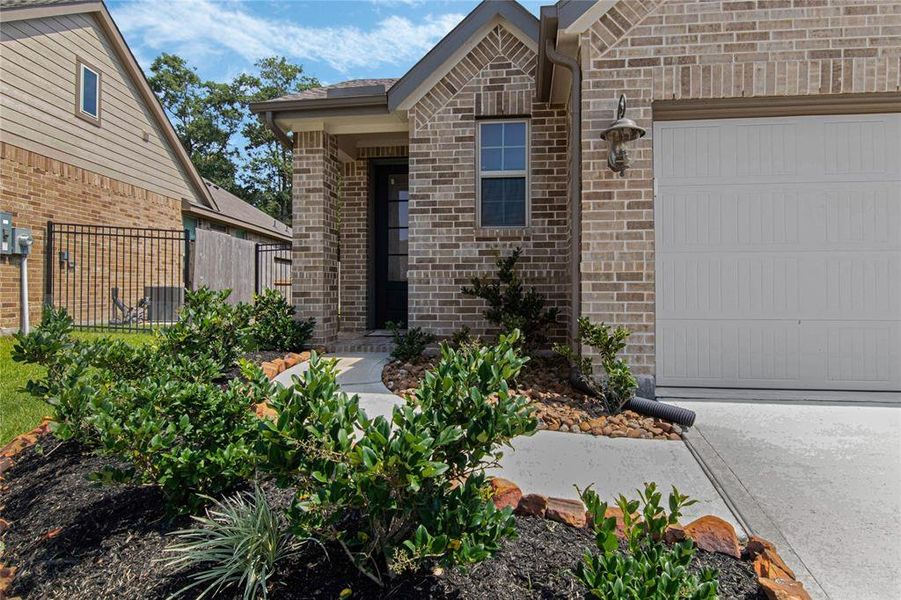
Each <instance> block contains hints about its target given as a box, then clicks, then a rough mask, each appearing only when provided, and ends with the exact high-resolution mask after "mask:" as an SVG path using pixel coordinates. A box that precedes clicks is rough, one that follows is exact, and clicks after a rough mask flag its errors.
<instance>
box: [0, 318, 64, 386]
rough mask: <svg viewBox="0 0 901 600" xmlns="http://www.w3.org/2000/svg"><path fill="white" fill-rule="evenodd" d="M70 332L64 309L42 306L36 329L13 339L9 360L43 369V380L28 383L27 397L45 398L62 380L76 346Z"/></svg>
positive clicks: (17, 334)
mask: <svg viewBox="0 0 901 600" xmlns="http://www.w3.org/2000/svg"><path fill="white" fill-rule="evenodd" d="M72 329H73V325H72V317H70V316H69V313H67V312H66V309H65V308H53V307H52V306H50V305H45V306H44V310H43V314H42V317H41V322H40V324H39V325H38V326H37V327H34V328H32V330H31V332H29V333H28V334H25V333H22V332H21V331H20V332H18V333H16V334H14V335H13V337H14V338H15V340H16V343H15V345H14V346H13V350H12V359H13V360H14V361H16V362H21V363H32V364H38V365H42V366H43V367H45V368H46V369H47V373H46V377H45V378H44V379H43V380H39V381H29V382H28V384H27V386H26V389H27V390H28V392H29V393H31V394H33V395H35V396H46V395H47V394H48V393H50V392H51V389H52V388H53V387H54V385H55V384H56V382H57V381H58V380H59V379H60V377H62V375H63V373H64V372H65V370H66V368H67V367H68V366H69V364H70V352H71V350H72V349H73V347H74V346H75V343H76V342H75V339H74V338H73V337H72Z"/></svg>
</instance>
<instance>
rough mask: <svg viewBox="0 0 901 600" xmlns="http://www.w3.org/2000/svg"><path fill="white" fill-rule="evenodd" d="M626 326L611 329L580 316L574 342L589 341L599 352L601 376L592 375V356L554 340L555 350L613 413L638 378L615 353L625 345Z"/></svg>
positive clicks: (629, 397)
mask: <svg viewBox="0 0 901 600" xmlns="http://www.w3.org/2000/svg"><path fill="white" fill-rule="evenodd" d="M628 337H629V330H628V329H626V328H624V327H617V328H616V329H611V328H610V326H609V325H607V324H606V323H601V324H600V325H596V324H594V323H592V322H591V321H590V320H589V319H588V318H587V317H580V318H579V335H578V337H577V338H576V342H577V343H578V344H579V345H580V346H581V345H582V344H585V345H588V346H590V347H591V348H594V350H595V351H596V352H597V353H598V355H599V356H600V360H601V367H602V368H603V370H604V373H603V376H602V378H601V379H600V380H597V379H595V377H594V363H593V361H592V359H591V358H589V357H585V356H580V355H579V354H578V353H577V352H576V351H575V350H573V348H572V347H571V346H568V345H566V344H555V345H554V352H556V353H557V354H559V355H561V356H563V357H564V358H566V359H567V360H568V361H569V362H570V364H571V365H573V366H574V367H575V368H576V369H577V370H578V371H579V373H581V374H582V376H583V377H584V381H585V382H586V383H587V384H588V385H589V386H590V387H592V388H593V389H594V390H595V393H596V394H597V395H598V396H601V397H603V399H604V404H605V407H606V409H607V412H609V413H610V414H616V413H618V412H619V411H620V410H622V407H623V405H624V404H625V403H626V402H628V401H629V400H631V399H632V397H633V396H634V395H635V390H636V389H637V388H638V382H637V381H636V380H635V376H634V375H632V371H631V370H630V369H629V365H627V364H626V362H625V361H624V360H623V359H621V358H619V357H617V354H619V353H620V352H622V350H623V349H624V348H625V347H626V340H627V339H628Z"/></svg>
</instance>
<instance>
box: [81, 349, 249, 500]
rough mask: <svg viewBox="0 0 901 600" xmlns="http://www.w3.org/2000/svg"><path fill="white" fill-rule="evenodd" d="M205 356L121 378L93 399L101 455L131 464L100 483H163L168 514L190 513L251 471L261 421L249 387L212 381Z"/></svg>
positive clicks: (110, 472) (209, 361)
mask: <svg viewBox="0 0 901 600" xmlns="http://www.w3.org/2000/svg"><path fill="white" fill-rule="evenodd" d="M217 368H218V364H217V363H215V362H214V361H213V359H211V358H209V357H201V358H199V359H194V360H182V361H168V362H167V361H163V362H160V363H158V365H157V369H156V370H155V372H154V373H153V374H152V375H151V376H148V377H145V378H143V379H139V380H136V381H128V380H119V381H117V382H116V383H115V384H114V385H113V386H112V387H111V388H110V389H109V391H108V393H104V394H97V396H96V398H95V399H94V400H93V401H92V409H91V412H92V415H91V417H90V423H91V425H92V426H93V428H94V429H95V430H96V435H97V437H98V439H99V443H100V444H101V447H102V448H103V450H105V452H107V453H108V454H111V455H113V456H116V457H118V458H121V459H122V460H124V461H126V462H127V463H129V465H130V466H129V467H128V468H126V469H120V470H115V469H109V470H107V471H105V472H102V473H100V474H98V476H97V477H98V479H99V480H101V481H106V480H110V481H135V482H139V483H155V484H157V485H159V486H160V488H161V489H162V491H163V493H164V495H165V496H166V499H167V502H168V505H169V506H168V508H169V509H170V510H171V511H172V512H186V511H193V510H194V509H196V508H198V507H199V506H201V505H202V504H203V503H204V502H205V500H204V498H203V497H204V496H206V495H212V494H219V493H223V492H227V491H229V490H231V489H233V488H234V487H235V485H237V484H238V483H239V482H240V481H242V480H243V479H245V478H247V477H249V476H250V475H252V474H253V471H254V467H255V453H254V446H255V443H256V439H257V433H258V423H257V419H256V417H255V416H254V414H253V413H252V412H251V411H250V410H249V406H250V404H249V402H248V398H247V395H248V393H247V389H246V388H247V384H245V383H242V382H238V381H231V382H230V383H229V385H228V387H227V388H226V389H222V388H221V387H220V386H219V385H217V384H215V383H211V382H210V381H209V374H210V373H216V372H217Z"/></svg>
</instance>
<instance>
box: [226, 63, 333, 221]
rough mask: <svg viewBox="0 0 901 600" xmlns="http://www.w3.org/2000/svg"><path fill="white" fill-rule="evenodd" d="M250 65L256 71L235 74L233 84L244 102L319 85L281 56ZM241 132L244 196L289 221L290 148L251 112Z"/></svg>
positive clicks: (268, 98)
mask: <svg viewBox="0 0 901 600" xmlns="http://www.w3.org/2000/svg"><path fill="white" fill-rule="evenodd" d="M254 67H255V68H256V71H257V74H256V75H243V76H239V78H238V79H236V80H235V83H234V84H233V85H235V86H240V87H241V88H243V89H245V90H246V95H245V102H246V103H247V104H249V103H252V102H262V101H265V100H272V99H273V98H278V97H279V96H284V95H285V94H290V93H295V92H300V91H303V90H306V89H310V88H313V87H317V86H319V80H318V79H316V78H315V77H309V76H307V75H305V74H304V71H303V67H302V66H300V65H295V64H291V63H289V62H288V61H287V60H286V59H285V58H284V57H283V56H273V57H269V58H264V59H261V60H259V61H257V62H256V63H255V64H254ZM241 134H242V135H243V136H244V139H245V140H246V143H245V146H244V155H245V158H244V162H243V165H242V167H243V168H242V173H241V178H240V180H241V184H242V187H243V189H244V192H245V194H244V199H245V200H247V201H248V202H250V203H251V204H253V205H254V206H256V207H257V208H259V209H261V210H263V211H265V212H267V213H269V214H270V215H272V216H274V217H275V218H277V219H279V220H281V221H282V222H284V223H287V224H289V225H290V223H291V176H292V165H291V149H290V148H286V147H285V146H284V145H282V144H281V143H280V142H279V141H278V140H277V139H276V138H275V135H274V134H273V133H272V131H271V130H270V129H269V128H268V127H267V126H266V125H264V124H263V123H262V122H260V120H259V119H256V118H255V117H253V116H251V117H250V118H248V119H246V120H245V121H244V124H243V126H242V128H241Z"/></svg>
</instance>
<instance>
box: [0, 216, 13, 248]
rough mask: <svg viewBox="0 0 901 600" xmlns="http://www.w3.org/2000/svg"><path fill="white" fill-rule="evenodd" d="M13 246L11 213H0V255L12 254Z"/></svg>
mask: <svg viewBox="0 0 901 600" xmlns="http://www.w3.org/2000/svg"><path fill="white" fill-rule="evenodd" d="M14 245H15V239H14V238H13V216H12V213H8V212H0V254H12V253H13V246H14Z"/></svg>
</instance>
